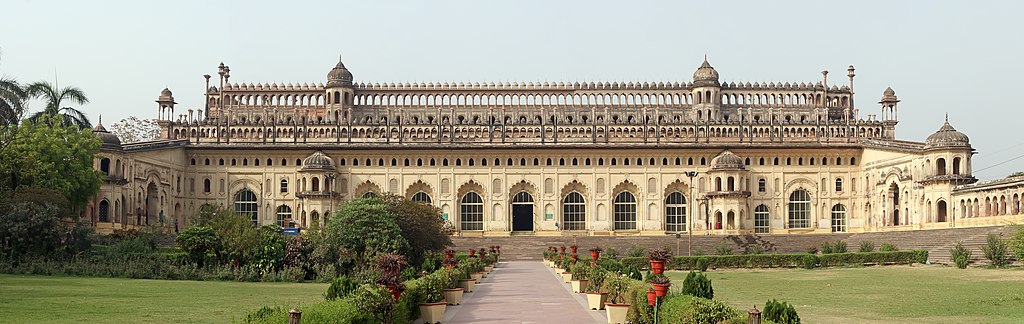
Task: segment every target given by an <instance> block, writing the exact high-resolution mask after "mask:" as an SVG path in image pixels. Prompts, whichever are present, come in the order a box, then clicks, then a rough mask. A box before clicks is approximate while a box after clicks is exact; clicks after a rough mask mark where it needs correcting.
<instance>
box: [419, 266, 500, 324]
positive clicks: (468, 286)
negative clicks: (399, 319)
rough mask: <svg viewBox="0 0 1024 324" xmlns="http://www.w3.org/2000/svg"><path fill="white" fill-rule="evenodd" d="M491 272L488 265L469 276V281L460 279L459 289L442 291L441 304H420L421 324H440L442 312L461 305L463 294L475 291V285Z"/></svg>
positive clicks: (491, 268)
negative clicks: (481, 270) (449, 306)
mask: <svg viewBox="0 0 1024 324" xmlns="http://www.w3.org/2000/svg"><path fill="white" fill-rule="evenodd" d="M492 271H494V265H489V266H485V267H484V271H483V272H477V273H473V274H470V277H471V278H469V279H460V280H459V288H448V289H445V290H444V301H443V302H439V303H420V304H419V309H420V318H421V319H422V320H423V323H441V321H442V320H444V312H445V310H447V307H448V305H452V306H455V305H461V304H462V297H463V294H465V293H471V292H473V291H474V290H476V284H478V283H480V281H481V280H483V278H486V277H487V276H488V275H490V273H491V272H492Z"/></svg>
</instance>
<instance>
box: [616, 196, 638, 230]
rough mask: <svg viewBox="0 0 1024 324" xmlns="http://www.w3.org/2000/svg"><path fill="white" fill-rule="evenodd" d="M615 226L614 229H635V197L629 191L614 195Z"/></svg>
mask: <svg viewBox="0 0 1024 324" xmlns="http://www.w3.org/2000/svg"><path fill="white" fill-rule="evenodd" d="M614 205H615V226H614V230H616V231H619V230H635V229H636V197H634V196H633V194H632V193H630V192H629V191H623V192H620V193H619V194H618V195H615V202H614Z"/></svg>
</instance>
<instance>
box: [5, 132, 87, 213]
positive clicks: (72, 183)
mask: <svg viewBox="0 0 1024 324" xmlns="http://www.w3.org/2000/svg"><path fill="white" fill-rule="evenodd" d="M51 118H52V117H49V116H45V117H41V119H40V121H39V122H31V121H26V122H23V123H21V125H11V126H7V127H14V128H16V129H15V130H13V131H14V132H15V134H16V136H15V139H14V140H13V141H12V142H10V143H9V144H8V145H7V147H6V148H5V149H4V150H3V151H2V152H0V165H3V166H4V167H3V168H0V190H4V191H12V192H13V191H16V190H19V189H21V188H25V187H31V186H37V187H42V188H47V189H51V190H54V191H56V192H58V193H60V194H62V195H63V196H64V197H66V198H67V199H68V200H69V201H70V202H71V206H72V207H73V208H78V207H81V206H84V205H85V204H86V203H87V202H88V200H89V199H90V198H92V197H93V196H94V195H95V194H96V192H97V191H99V187H100V181H101V175H100V173H99V172H98V171H96V170H95V169H93V165H92V164H93V158H94V156H95V155H96V153H98V152H99V148H100V140H99V139H98V138H96V136H94V135H93V134H92V131H90V130H88V129H84V130H83V129H79V128H77V127H75V126H61V125H51V123H49V122H48V121H49V120H51Z"/></svg>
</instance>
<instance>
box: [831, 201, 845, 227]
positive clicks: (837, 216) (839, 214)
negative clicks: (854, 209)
mask: <svg viewBox="0 0 1024 324" xmlns="http://www.w3.org/2000/svg"><path fill="white" fill-rule="evenodd" d="M832 231H833V232H846V206H843V205H842V204H836V205H835V206H832Z"/></svg>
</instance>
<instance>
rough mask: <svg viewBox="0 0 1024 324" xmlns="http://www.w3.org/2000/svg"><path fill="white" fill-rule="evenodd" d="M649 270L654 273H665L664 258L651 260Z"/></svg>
mask: <svg viewBox="0 0 1024 324" xmlns="http://www.w3.org/2000/svg"><path fill="white" fill-rule="evenodd" d="M651 272H653V273H654V274H662V273H665V260H651Z"/></svg>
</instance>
